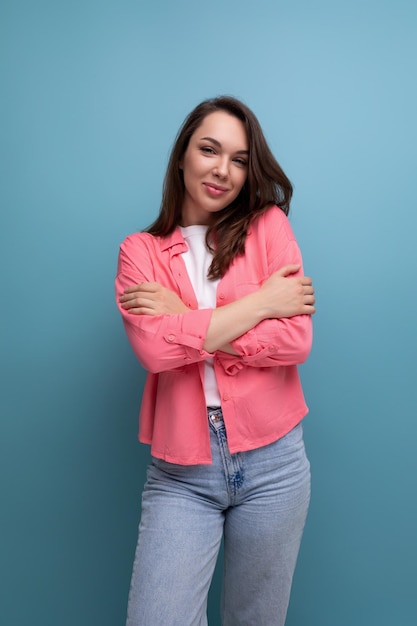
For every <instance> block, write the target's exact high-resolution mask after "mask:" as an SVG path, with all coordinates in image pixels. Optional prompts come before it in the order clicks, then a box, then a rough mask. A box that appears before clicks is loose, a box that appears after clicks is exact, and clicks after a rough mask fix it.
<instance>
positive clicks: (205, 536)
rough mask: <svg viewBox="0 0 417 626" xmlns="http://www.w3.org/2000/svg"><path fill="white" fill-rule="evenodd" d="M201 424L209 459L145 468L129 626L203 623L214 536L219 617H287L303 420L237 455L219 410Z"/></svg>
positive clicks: (231, 620) (242, 622) (304, 465)
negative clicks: (220, 566) (220, 562)
mask: <svg viewBox="0 0 417 626" xmlns="http://www.w3.org/2000/svg"><path fill="white" fill-rule="evenodd" d="M209 426H210V436H211V446H212V455H213V463H212V465H191V466H184V465H175V464H172V463H167V462H165V461H161V460H160V459H153V460H152V462H151V464H150V466H149V468H148V475H147V482H146V485H145V488H144V492H143V497H142V516H141V521H140V525H139V538H138V545H137V549H136V556H135V562H134V566H133V574H132V582H131V588H130V594H129V602H128V616H127V626H206V625H207V617H206V609H207V594H208V590H209V587H210V582H211V579H212V576H213V571H214V567H215V564H216V560H217V556H218V553H219V549H220V544H221V540H222V537H224V571H223V593H222V624H223V626H255V625H256V626H283V625H284V623H285V617H286V613H287V608H288V602H289V597H290V591H291V582H292V577H293V573H294V569H295V564H296V560H297V555H298V550H299V547H300V542H301V536H302V533H303V529H304V524H305V519H306V515H307V510H308V505H309V500H310V466H309V462H308V460H307V457H306V454H305V450H304V442H303V434H302V425H301V424H299V425H298V426H296V427H295V428H294V429H293V430H292V431H291V432H290V433H288V434H287V435H286V436H285V437H283V438H282V439H279V440H278V441H276V442H275V443H272V444H270V445H267V446H264V447H262V448H258V449H256V450H251V451H249V452H239V453H237V454H230V452H229V449H228V445H227V438H226V430H225V426H224V422H223V417H222V413H221V410H220V409H216V410H211V411H209ZM185 436H186V434H185Z"/></svg>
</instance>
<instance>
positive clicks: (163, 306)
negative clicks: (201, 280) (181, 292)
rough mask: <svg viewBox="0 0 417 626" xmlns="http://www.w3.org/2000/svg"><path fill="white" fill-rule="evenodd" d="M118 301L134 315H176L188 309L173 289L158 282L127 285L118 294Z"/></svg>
mask: <svg viewBox="0 0 417 626" xmlns="http://www.w3.org/2000/svg"><path fill="white" fill-rule="evenodd" d="M120 303H121V306H122V308H123V309H125V310H126V311H128V312H129V313H133V314H134V315H176V314H180V313H186V312H187V311H189V310H190V309H189V308H188V307H187V306H186V305H185V304H184V302H183V301H182V300H181V298H180V297H179V296H178V295H177V294H176V293H175V292H174V291H171V289H167V288H166V287H163V286H162V285H160V284H159V283H140V284H139V285H133V286H132V287H128V289H126V290H125V291H124V294H123V295H122V296H120Z"/></svg>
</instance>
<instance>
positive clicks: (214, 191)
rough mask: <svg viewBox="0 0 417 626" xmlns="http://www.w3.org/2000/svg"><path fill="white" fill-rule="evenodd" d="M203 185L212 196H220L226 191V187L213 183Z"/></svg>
mask: <svg viewBox="0 0 417 626" xmlns="http://www.w3.org/2000/svg"><path fill="white" fill-rule="evenodd" d="M203 185H204V187H205V188H206V189H207V191H208V192H209V194H210V195H212V196H221V195H222V194H224V193H226V191H227V188H226V187H221V186H220V185H215V184H214V183H203Z"/></svg>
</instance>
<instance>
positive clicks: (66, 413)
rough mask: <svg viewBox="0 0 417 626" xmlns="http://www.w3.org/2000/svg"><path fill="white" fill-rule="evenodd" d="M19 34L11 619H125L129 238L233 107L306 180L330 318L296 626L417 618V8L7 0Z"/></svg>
mask: <svg viewBox="0 0 417 626" xmlns="http://www.w3.org/2000/svg"><path fill="white" fill-rule="evenodd" d="M0 24H1V26H0V28H1V32H0V51H1V85H2V96H1V100H0V107H1V127H2V128H1V137H0V144H1V145H0V149H1V153H2V154H1V173H2V183H1V190H0V193H1V224H0V253H1V267H2V276H3V279H2V296H1V301H2V303H1V324H0V332H1V367H2V372H1V422H0V423H1V437H0V465H1V468H0V469H1V471H0V481H1V520H0V523H1V533H0V538H1V539H0V540H1V543H2V546H1V560H0V567H1V577H2V580H1V581H0V589H1V593H2V599H1V613H2V618H1V621H2V624H4V625H5V626H26V625H29V624H30V626H49V625H51V626H52V625H53V626H92V625H93V626H116V625H122V624H123V623H124V616H125V605H126V597H127V592H128V586H129V580H130V571H131V563H132V559H133V552H134V546H135V543H136V528H137V521H138V517H139V507H140V504H139V494H140V491H141V487H142V483H143V480H144V472H145V465H146V462H147V459H148V451H147V449H146V448H145V447H144V446H140V445H139V444H138V443H137V441H136V431H137V411H138V407H139V403H140V396H141V390H142V385H143V380H144V374H143V371H142V370H141V368H140V366H139V365H138V364H137V363H136V362H135V359H134V357H133V354H132V353H131V351H130V347H129V345H128V343H127V340H126V338H125V337H124V333H123V329H122V324H121V321H120V319H119V317H118V313H117V311H116V307H115V304H114V300H113V278H114V274H115V267H116V257H117V252H118V245H119V243H120V242H121V241H122V239H123V238H124V237H125V236H126V235H127V234H128V233H130V232H132V231H135V230H138V229H141V228H143V227H145V226H146V225H147V224H149V223H150V222H151V221H152V220H153V219H154V217H155V215H156V214H157V211H158V208H159V201H160V189H161V183H162V178H163V174H164V171H165V166H166V162H167V156H168V153H169V150H170V146H171V144H172V141H173V139H174V136H175V134H176V131H177V128H178V126H179V125H180V123H181V122H182V120H183V118H184V117H185V115H186V114H187V113H188V112H189V110H190V109H191V108H193V107H194V105H195V104H197V103H198V102H199V101H200V100H202V99H204V98H206V97H210V96H213V95H217V94H221V93H228V94H233V95H235V96H237V97H240V98H242V99H243V100H245V101H246V102H247V104H248V105H249V106H250V107H251V108H252V109H253V110H254V111H255V113H256V114H257V116H258V117H259V119H260V121H261V124H262V126H263V128H264V130H265V134H266V136H267V138H268V140H269V142H270V144H271V147H272V148H273V150H274V152H275V154H276V155H277V157H278V159H279V161H280V162H281V164H282V166H283V167H284V170H285V171H286V172H287V173H288V175H289V176H290V178H291V180H292V181H293V182H294V184H295V196H294V201H293V206H292V213H291V221H292V225H293V228H294V230H295V232H296V235H297V237H298V240H299V243H300V245H301V248H302V250H303V253H304V261H305V268H306V272H307V273H308V274H310V275H312V276H313V278H314V282H315V287H316V295H317V303H318V313H317V314H316V316H315V344H314V348H313V352H312V355H311V358H310V359H309V361H308V363H307V364H306V365H305V366H303V367H302V370H301V373H302V378H303V384H304V388H305V393H306V397H307V400H308V403H309V406H310V415H309V417H308V418H307V419H306V421H305V434H306V441H307V446H308V452H309V456H310V460H311V463H312V470H313V499H312V505H311V509H310V514H309V519H308V524H307V528H306V532H305V538H304V541H303V545H302V549H301V553H300V559H299V566H298V569H297V572H296V577H295V581H294V588H293V595H292V601H291V606H290V611H289V616H288V620H287V623H288V626H353V625H354V626H369V625H370V624H378V625H379V626H393V625H395V626H415V624H416V623H417V598H416V589H415V584H416V562H417V539H416V528H417V506H416V498H417V484H416V483H417V455H416V444H415V442H416V439H417V426H416V411H415V388H416V361H415V355H416V348H417V332H416V322H415V312H416V308H417V295H416V294H417V289H416V273H417V254H416V235H415V232H416V228H417V217H416V200H415V184H416V174H415V170H416V156H417V155H416V145H417V141H416V140H417V125H416V111H417V86H416V74H417V72H416V59H417V5H416V3H415V2H413V1H411V0H410V1H409V2H407V1H406V0H396V1H394V0H392V1H390V2H384V1H383V0H379V1H378V0H375V1H372V0H352V1H350V2H346V1H345V2H340V1H337V0H333V1H330V0H328V1H326V0H317V1H316V2H309V1H308V0H294V1H292V2H283V1H281V0H257V2H252V1H251V2H249V1H245V0H240V1H239V2H238V1H235V0H231V1H229V2H227V1H226V0H223V1H221V0H212V1H211V2H196V1H191V0H182V1H181V0H179V1H176V2H170V1H169V0H165V1H158V0H142V1H138V0H137V1H133V0H130V1H128V0H118V1H117V2H116V0H100V1H99V0H83V1H81V0H72V1H71V2H70V1H68V2H59V1H57V0H55V1H52V0H49V1H48V0H43V1H42V0H37V1H35V2H31V1H29V0H13V1H12V0H3V2H2V6H1V9H0ZM218 590H219V578H218V574H217V575H216V578H215V581H214V583H213V589H212V592H211V599H210V617H211V624H212V625H213V626H217V625H218V624H219V621H218V610H217V594H218ZM243 591H244V590H243ZM254 626H255V625H254Z"/></svg>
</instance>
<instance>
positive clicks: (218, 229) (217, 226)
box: [147, 96, 293, 278]
mask: <svg viewBox="0 0 417 626" xmlns="http://www.w3.org/2000/svg"><path fill="white" fill-rule="evenodd" d="M215 111H225V112H226V113H229V114H230V115H233V116H234V117H236V118H237V119H239V120H240V121H241V122H243V125H244V126H245V130H246V134H247V138H248V145H249V159H248V176H247V179H246V182H245V184H244V186H243V188H242V190H241V192H240V193H239V195H238V196H237V198H236V199H235V200H234V201H233V202H232V203H231V204H229V205H228V206H227V207H225V208H224V209H222V210H221V211H218V212H216V213H213V215H212V222H211V224H210V226H209V228H208V231H207V237H206V242H207V245H208V247H209V248H210V249H211V250H212V251H213V261H212V263H211V266H210V269H209V274H208V277H209V278H221V277H222V276H224V274H225V272H226V271H227V269H228V267H229V266H230V264H231V263H232V261H233V259H234V258H235V257H236V256H237V255H240V254H243V253H244V252H245V240H246V235H247V231H248V227H249V224H250V223H251V221H253V220H254V219H255V218H257V217H258V216H259V215H260V214H261V213H262V212H263V211H265V209H267V208H268V207H269V206H271V205H273V204H277V205H278V206H279V207H280V208H281V209H282V211H284V213H285V214H286V215H288V212H289V210H290V201H291V196H292V191H293V189H292V185H291V182H290V181H289V179H288V178H287V176H286V175H285V174H284V172H283V170H282V168H281V167H280V165H279V163H278V162H277V160H276V159H275V157H274V155H273V154H272V152H271V150H270V148H269V146H268V144H267V142H266V139H265V137H264V134H263V132H262V128H261V126H260V124H259V122H258V120H257V118H256V116H255V115H254V114H253V113H252V111H251V110H250V109H249V108H248V107H247V106H246V105H245V104H243V103H242V102H240V101H239V100H237V99H236V98H232V97H230V96H219V97H217V98H212V99H210V100H205V101H204V102H201V104H199V105H198V106H197V107H196V108H195V109H194V110H193V111H191V113H190V114H189V115H188V117H187V118H186V119H185V121H184V123H183V125H182V126H181V128H180V130H179V131H178V135H177V137H176V140H175V143H174V146H173V148H172V152H171V156H170V159H169V162H168V167H167V171H166V174H165V179H164V185H163V193H162V202H161V209H160V212H159V216H158V217H157V219H156V220H155V222H153V224H151V226H149V228H147V232H148V233H151V234H152V235H156V236H160V237H165V236H167V235H169V234H170V233H172V232H173V231H174V230H175V228H176V227H177V226H178V225H179V224H180V222H181V210H182V205H183V200H184V180H183V173H182V169H181V168H180V167H179V165H180V162H181V160H182V158H183V156H184V153H185V151H186V150H187V147H188V144H189V141H190V138H191V136H192V135H193V133H194V132H195V131H196V130H197V128H198V127H199V126H200V125H201V124H202V122H203V120H204V118H205V117H206V116H207V115H209V114H210V113H214V112H215ZM211 241H215V246H212V245H211V244H210V242H211Z"/></svg>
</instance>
